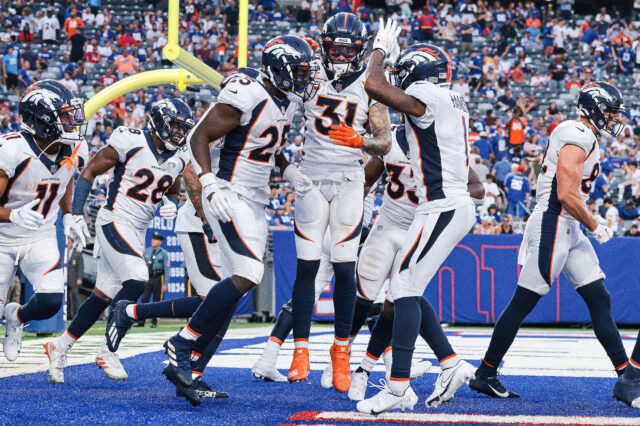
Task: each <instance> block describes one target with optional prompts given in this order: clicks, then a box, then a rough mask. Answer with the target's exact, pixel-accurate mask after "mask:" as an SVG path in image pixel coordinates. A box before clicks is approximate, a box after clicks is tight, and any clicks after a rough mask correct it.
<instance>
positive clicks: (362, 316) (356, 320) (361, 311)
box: [350, 296, 373, 336]
mask: <svg viewBox="0 0 640 426" xmlns="http://www.w3.org/2000/svg"><path fill="white" fill-rule="evenodd" d="M372 306H373V302H372V301H370V300H366V299H362V298H360V297H357V296H356V307H355V310H354V311H353V320H352V322H351V333H350V334H351V336H356V335H357V334H358V332H359V331H360V329H361V328H362V325H363V324H364V323H365V321H366V320H367V317H368V316H369V312H370V311H371V307H372Z"/></svg>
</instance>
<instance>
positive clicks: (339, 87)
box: [325, 65, 367, 92]
mask: <svg viewBox="0 0 640 426" xmlns="http://www.w3.org/2000/svg"><path fill="white" fill-rule="evenodd" d="M366 69H367V66H366V65H363V66H362V68H360V69H359V70H358V71H356V72H353V73H351V74H349V75H348V76H347V77H346V78H345V79H344V80H338V79H334V77H333V72H332V71H331V70H328V69H326V68H325V71H326V73H327V77H329V80H331V85H332V86H333V88H334V89H336V91H337V92H341V91H343V90H344V89H346V88H347V87H349V86H350V85H351V83H353V82H354V81H356V80H357V79H358V77H360V76H361V75H362V74H363V73H364V71H365V70H366Z"/></svg>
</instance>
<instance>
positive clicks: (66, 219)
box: [62, 213, 91, 249]
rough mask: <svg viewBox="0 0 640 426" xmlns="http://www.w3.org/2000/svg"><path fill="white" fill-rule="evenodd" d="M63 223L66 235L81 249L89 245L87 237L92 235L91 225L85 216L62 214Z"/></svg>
mask: <svg viewBox="0 0 640 426" xmlns="http://www.w3.org/2000/svg"><path fill="white" fill-rule="evenodd" d="M62 225H63V227H64V235H65V236H66V237H67V238H70V239H71V240H72V241H73V242H74V243H76V244H77V245H78V246H79V247H80V249H83V248H85V247H86V246H87V239H89V238H90V237H91V234H89V227H88V226H87V222H85V221H84V216H82V215H72V214H71V213H67V214H65V215H64V216H62Z"/></svg>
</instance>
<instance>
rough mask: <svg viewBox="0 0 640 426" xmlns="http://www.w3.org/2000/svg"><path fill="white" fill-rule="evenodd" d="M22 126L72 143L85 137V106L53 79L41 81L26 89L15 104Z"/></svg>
mask: <svg viewBox="0 0 640 426" xmlns="http://www.w3.org/2000/svg"><path fill="white" fill-rule="evenodd" d="M18 113H19V114H20V119H21V121H22V128H23V129H24V130H25V131H27V132H28V133H31V134H32V135H34V136H36V137H38V138H41V139H57V140H59V141H60V142H61V143H64V144H68V145H72V144H74V143H75V142H77V141H78V140H80V139H82V137H83V136H84V129H83V126H84V125H86V123H87V121H86V120H85V116H84V106H83V102H82V100H81V99H80V98H77V97H75V96H74V95H73V93H71V91H70V90H69V89H67V88H66V87H65V86H63V85H62V84H60V83H59V82H57V81H55V80H41V81H38V82H35V83H33V84H32V85H31V86H29V87H28V88H27V90H25V92H24V93H23V94H22V97H21V98H20V102H19V103H18Z"/></svg>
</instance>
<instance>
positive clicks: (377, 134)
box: [362, 102, 391, 156]
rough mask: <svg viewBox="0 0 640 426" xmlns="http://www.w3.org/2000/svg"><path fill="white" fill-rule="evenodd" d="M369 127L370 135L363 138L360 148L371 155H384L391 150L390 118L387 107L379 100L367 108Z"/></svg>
mask: <svg viewBox="0 0 640 426" xmlns="http://www.w3.org/2000/svg"><path fill="white" fill-rule="evenodd" d="M369 128H370V129H371V134H372V137H370V138H364V143H363V145H362V150H363V151H364V152H365V153H367V154H369V155H371V156H376V155H385V154H386V153H388V152H389V151H390V150H391V120H390V119H389V109H388V108H387V107H386V106H385V105H383V104H382V103H380V102H377V103H375V104H373V105H371V108H369Z"/></svg>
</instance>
